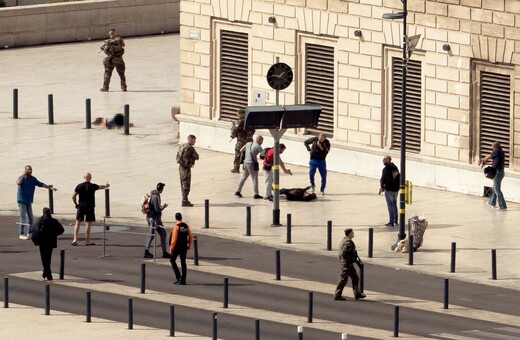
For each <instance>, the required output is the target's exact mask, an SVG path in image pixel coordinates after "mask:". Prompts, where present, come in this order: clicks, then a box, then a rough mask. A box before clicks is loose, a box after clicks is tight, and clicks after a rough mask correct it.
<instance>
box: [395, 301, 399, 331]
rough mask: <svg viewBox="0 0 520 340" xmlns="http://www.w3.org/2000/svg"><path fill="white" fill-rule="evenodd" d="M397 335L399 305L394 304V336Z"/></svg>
mask: <svg viewBox="0 0 520 340" xmlns="http://www.w3.org/2000/svg"><path fill="white" fill-rule="evenodd" d="M397 337H399V306H394V338H397Z"/></svg>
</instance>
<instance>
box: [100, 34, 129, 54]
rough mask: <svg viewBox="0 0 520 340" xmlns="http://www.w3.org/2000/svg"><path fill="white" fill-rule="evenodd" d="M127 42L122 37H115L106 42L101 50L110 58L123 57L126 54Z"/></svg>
mask: <svg viewBox="0 0 520 340" xmlns="http://www.w3.org/2000/svg"><path fill="white" fill-rule="evenodd" d="M124 47H125V42H124V40H123V39H122V38H121V37H114V38H110V39H107V40H105V44H104V45H103V46H101V49H102V50H103V52H105V54H106V55H107V56H109V57H121V56H122V55H123V54H124V53H125V49H124Z"/></svg>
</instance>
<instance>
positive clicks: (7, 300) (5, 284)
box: [4, 277, 9, 308]
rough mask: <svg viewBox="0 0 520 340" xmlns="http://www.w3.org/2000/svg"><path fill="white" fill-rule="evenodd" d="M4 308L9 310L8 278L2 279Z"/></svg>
mask: <svg viewBox="0 0 520 340" xmlns="http://www.w3.org/2000/svg"><path fill="white" fill-rule="evenodd" d="M4 308H9V278H8V277H4Z"/></svg>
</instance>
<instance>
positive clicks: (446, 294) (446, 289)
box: [444, 279, 450, 309]
mask: <svg viewBox="0 0 520 340" xmlns="http://www.w3.org/2000/svg"><path fill="white" fill-rule="evenodd" d="M449 299H450V282H449V280H448V279H444V309H448V303H449Z"/></svg>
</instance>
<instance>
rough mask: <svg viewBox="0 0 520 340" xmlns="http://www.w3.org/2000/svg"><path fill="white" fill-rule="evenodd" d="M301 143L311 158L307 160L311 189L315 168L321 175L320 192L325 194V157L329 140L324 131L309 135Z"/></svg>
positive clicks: (313, 187) (328, 148) (312, 188)
mask: <svg viewBox="0 0 520 340" xmlns="http://www.w3.org/2000/svg"><path fill="white" fill-rule="evenodd" d="M303 144H304V145H305V147H306V148H307V151H309V154H310V155H311V160H310V161H309V179H310V182H311V191H312V192H314V191H315V187H316V186H315V184H314V175H315V174H316V169H318V171H319V172H320V176H321V187H320V193H321V194H322V195H325V186H326V184H327V163H326V161H325V158H327V155H328V153H329V151H330V142H329V140H328V139H327V137H326V136H325V134H324V133H320V134H319V135H318V137H311V138H309V139H307V140H306V141H305V142H303Z"/></svg>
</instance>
